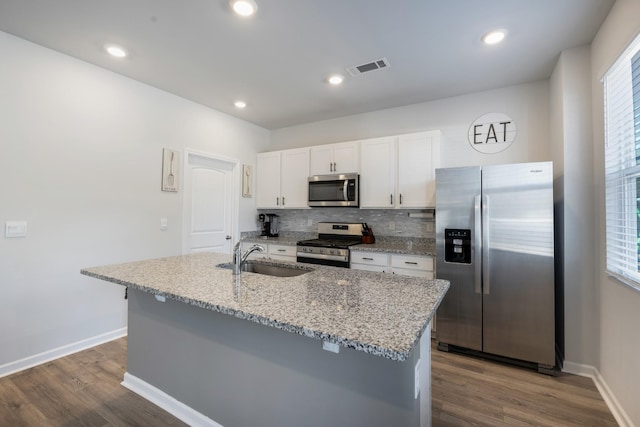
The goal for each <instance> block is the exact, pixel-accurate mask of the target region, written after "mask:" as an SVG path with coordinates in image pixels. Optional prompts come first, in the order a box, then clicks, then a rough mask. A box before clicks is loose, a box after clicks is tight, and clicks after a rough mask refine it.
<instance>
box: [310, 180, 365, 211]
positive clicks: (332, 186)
mask: <svg viewBox="0 0 640 427" xmlns="http://www.w3.org/2000/svg"><path fill="white" fill-rule="evenodd" d="M359 181H360V179H359V176H358V174H356V173H348V174H340V175H316V176H311V177H309V206H311V207H314V206H348V207H355V208H357V207H358V206H360V198H359V194H358V186H359Z"/></svg>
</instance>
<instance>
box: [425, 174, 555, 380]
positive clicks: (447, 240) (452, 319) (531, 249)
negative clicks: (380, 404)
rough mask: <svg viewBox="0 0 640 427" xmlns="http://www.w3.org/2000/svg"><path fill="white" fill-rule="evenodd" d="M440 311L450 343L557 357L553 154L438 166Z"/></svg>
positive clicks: (539, 359) (517, 356) (546, 359)
mask: <svg viewBox="0 0 640 427" xmlns="http://www.w3.org/2000/svg"><path fill="white" fill-rule="evenodd" d="M436 275H437V277H438V278H440V279H446V280H449V281H450V282H451V286H450V289H449V292H448V293H447V295H446V296H445V298H444V301H443V302H442V304H441V305H440V308H439V309H438V312H437V317H436V337H437V341H438V347H439V348H440V349H441V350H450V349H451V346H455V347H454V348H459V349H470V350H476V351H479V352H483V353H485V354H486V355H494V356H500V357H504V358H509V359H513V360H514V361H515V360H517V361H524V362H529V363H531V364H537V365H538V366H537V367H538V370H539V371H541V372H546V373H550V372H551V370H552V368H553V367H554V366H555V365H556V357H555V353H556V352H555V307H554V241H553V165H552V163H551V162H542V163H522V164H511V165H497V166H482V167H461V168H446V169H437V170H436Z"/></svg>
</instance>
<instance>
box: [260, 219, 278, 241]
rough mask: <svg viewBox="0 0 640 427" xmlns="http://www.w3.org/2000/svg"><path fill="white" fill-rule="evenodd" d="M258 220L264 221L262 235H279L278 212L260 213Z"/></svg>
mask: <svg viewBox="0 0 640 427" xmlns="http://www.w3.org/2000/svg"><path fill="white" fill-rule="evenodd" d="M258 220H259V221H260V222H261V223H262V233H261V234H260V235H261V236H264V237H278V231H279V230H278V215H276V214H260V215H258Z"/></svg>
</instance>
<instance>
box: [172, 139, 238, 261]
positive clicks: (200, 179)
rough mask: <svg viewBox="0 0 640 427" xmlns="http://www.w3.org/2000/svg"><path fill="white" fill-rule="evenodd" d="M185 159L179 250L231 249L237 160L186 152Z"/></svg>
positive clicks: (219, 250)
mask: <svg viewBox="0 0 640 427" xmlns="http://www.w3.org/2000/svg"><path fill="white" fill-rule="evenodd" d="M186 163H187V164H186V167H185V179H184V188H185V196H184V197H185V200H184V204H185V215H184V219H185V224H184V225H185V227H184V230H185V236H184V237H185V238H184V248H183V252H184V253H193V252H221V253H231V244H232V241H233V240H232V237H233V230H234V225H235V220H234V215H235V212H237V207H236V206H235V205H237V203H238V201H237V199H236V198H235V197H234V194H235V193H236V192H237V191H236V188H235V187H236V186H237V185H238V184H237V181H238V180H237V178H235V175H236V172H237V170H236V169H237V167H238V166H237V163H236V162H231V161H226V160H221V159H217V158H214V157H209V156H207V155H201V154H196V153H189V152H187V162H186ZM237 190H238V191H239V189H237Z"/></svg>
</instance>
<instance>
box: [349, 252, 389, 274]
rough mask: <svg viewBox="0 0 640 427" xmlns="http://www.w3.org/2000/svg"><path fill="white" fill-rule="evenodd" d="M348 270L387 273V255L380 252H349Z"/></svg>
mask: <svg viewBox="0 0 640 427" xmlns="http://www.w3.org/2000/svg"><path fill="white" fill-rule="evenodd" d="M350 255H351V264H350V268H353V269H354V270H366V271H377V272H380V273H388V272H389V271H390V268H389V255H388V254H385V253H382V252H361V251H351V254H350Z"/></svg>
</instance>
